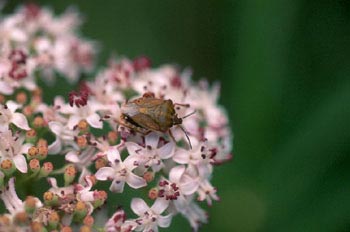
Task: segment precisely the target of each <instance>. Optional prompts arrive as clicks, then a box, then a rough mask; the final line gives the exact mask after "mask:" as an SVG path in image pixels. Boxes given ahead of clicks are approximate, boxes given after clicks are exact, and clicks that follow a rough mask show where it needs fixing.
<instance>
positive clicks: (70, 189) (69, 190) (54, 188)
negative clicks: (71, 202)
mask: <svg viewBox="0 0 350 232" xmlns="http://www.w3.org/2000/svg"><path fill="white" fill-rule="evenodd" d="M47 181H48V182H49V184H50V185H51V188H50V189H49V191H50V192H52V193H54V194H56V195H57V196H59V197H60V198H61V199H66V198H67V199H69V197H71V196H72V195H73V194H74V186H73V185H69V186H66V187H58V185H57V181H56V179H55V178H53V177H49V178H47Z"/></svg>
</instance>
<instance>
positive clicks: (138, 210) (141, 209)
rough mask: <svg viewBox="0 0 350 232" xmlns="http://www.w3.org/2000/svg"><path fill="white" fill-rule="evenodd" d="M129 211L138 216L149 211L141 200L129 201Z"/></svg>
mask: <svg viewBox="0 0 350 232" xmlns="http://www.w3.org/2000/svg"><path fill="white" fill-rule="evenodd" d="M131 209H132V211H133V212H134V213H135V214H137V215H138V216H142V215H143V214H144V213H145V212H146V211H148V210H149V207H148V205H147V204H146V202H145V201H144V200H142V199H141V198H133V199H132V201H131Z"/></svg>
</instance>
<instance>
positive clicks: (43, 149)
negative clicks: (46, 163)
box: [38, 146, 49, 160]
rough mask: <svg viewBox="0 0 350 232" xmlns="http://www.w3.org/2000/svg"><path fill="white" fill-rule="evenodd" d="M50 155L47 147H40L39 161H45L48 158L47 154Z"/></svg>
mask: <svg viewBox="0 0 350 232" xmlns="http://www.w3.org/2000/svg"><path fill="white" fill-rule="evenodd" d="M48 153H49V148H48V147H47V146H38V155H39V157H38V158H39V159H40V160H43V159H45V158H46V157H47V154H48Z"/></svg>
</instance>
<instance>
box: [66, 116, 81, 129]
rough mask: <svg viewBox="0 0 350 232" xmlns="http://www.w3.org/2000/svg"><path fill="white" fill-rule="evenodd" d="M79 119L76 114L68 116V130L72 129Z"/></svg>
mask: <svg viewBox="0 0 350 232" xmlns="http://www.w3.org/2000/svg"><path fill="white" fill-rule="evenodd" d="M80 120H81V117H79V116H76V115H71V116H70V117H69V120H68V122H67V126H68V128H69V129H70V130H72V129H73V128H74V127H75V126H76V125H77V124H78V123H79V121H80Z"/></svg>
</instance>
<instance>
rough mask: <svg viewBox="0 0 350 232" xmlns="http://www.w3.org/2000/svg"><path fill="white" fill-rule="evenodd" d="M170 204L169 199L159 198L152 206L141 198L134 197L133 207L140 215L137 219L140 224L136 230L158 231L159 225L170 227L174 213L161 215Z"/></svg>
mask: <svg viewBox="0 0 350 232" xmlns="http://www.w3.org/2000/svg"><path fill="white" fill-rule="evenodd" d="M168 205H169V203H168V201H164V200H163V199H160V198H158V199H157V200H156V201H155V202H154V203H153V205H152V207H149V206H148V205H147V204H146V203H145V201H144V200H142V199H141V198H133V199H132V201H131V209H132V211H133V212H134V213H135V214H136V215H138V216H139V218H137V219H135V222H136V223H137V224H138V225H137V227H136V229H135V230H136V231H145V232H152V231H154V232H157V231H158V226H159V227H162V228H167V227H169V226H170V223H171V219H172V214H168V215H166V216H162V215H161V214H162V213H163V212H164V211H165V210H166V209H167V208H168Z"/></svg>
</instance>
